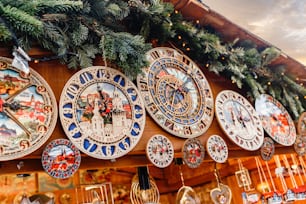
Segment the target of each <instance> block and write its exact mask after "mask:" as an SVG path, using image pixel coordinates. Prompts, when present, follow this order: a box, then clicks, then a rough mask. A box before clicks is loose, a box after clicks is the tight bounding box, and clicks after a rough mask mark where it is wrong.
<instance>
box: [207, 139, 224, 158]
mask: <svg viewBox="0 0 306 204" xmlns="http://www.w3.org/2000/svg"><path fill="white" fill-rule="evenodd" d="M206 151H207V153H208V155H209V156H210V157H211V158H212V159H213V160H214V161H215V162H217V163H224V162H226V160H227V158H228V147H227V145H226V142H225V141H224V139H223V138H222V137H221V136H219V135H211V136H209V138H208V139H207V141H206Z"/></svg>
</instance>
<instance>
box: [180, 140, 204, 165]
mask: <svg viewBox="0 0 306 204" xmlns="http://www.w3.org/2000/svg"><path fill="white" fill-rule="evenodd" d="M182 152H183V160H184V163H185V164H186V165H187V166H189V167H190V168H197V167H199V166H200V165H201V163H202V161H203V160H204V156H205V148H204V146H203V145H202V144H201V141H200V140H199V139H197V138H189V139H187V140H186V141H185V143H184V146H183V149H182Z"/></svg>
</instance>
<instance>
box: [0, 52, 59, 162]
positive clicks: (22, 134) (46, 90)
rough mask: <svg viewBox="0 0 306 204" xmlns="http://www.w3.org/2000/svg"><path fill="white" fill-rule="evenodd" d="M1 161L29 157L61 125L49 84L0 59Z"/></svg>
mask: <svg viewBox="0 0 306 204" xmlns="http://www.w3.org/2000/svg"><path fill="white" fill-rule="evenodd" d="M0 78H1V79H0V84H1V85H0V86H1V88H0V116H1V117H0V126H1V131H0V161H7V160H13V159H17V158H21V157H23V156H26V155H28V154H30V153H32V152H34V151H35V150H37V149H38V148H39V147H41V146H42V145H43V144H44V143H45V142H46V141H47V140H48V139H49V137H50V136H51V134H52V132H53V130H54V128H55V125H56V122H57V113H58V111H57V102H56V99H55V96H54V94H53V92H52V90H51V88H50V87H49V85H48V83H47V82H46V81H45V80H44V79H43V78H42V76H40V75H39V74H38V73H37V72H36V71H34V70H33V69H31V68H30V71H29V73H28V74H26V73H24V72H22V71H20V70H19V69H17V68H15V67H13V66H12V60H10V59H8V58H4V57H0Z"/></svg>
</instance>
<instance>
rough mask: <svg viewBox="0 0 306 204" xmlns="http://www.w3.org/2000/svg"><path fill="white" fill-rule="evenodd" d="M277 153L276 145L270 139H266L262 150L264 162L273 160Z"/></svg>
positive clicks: (261, 154)
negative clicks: (275, 152)
mask: <svg viewBox="0 0 306 204" xmlns="http://www.w3.org/2000/svg"><path fill="white" fill-rule="evenodd" d="M274 151H275V145H274V142H273V140H272V139H271V138H270V137H265V138H264V142H263V144H262V146H261V148H260V156H261V158H262V159H263V160H264V161H269V160H270V159H272V157H273V155H274Z"/></svg>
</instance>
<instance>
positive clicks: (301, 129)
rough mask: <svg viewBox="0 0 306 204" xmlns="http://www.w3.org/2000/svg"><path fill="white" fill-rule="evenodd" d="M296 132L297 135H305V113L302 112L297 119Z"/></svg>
mask: <svg viewBox="0 0 306 204" xmlns="http://www.w3.org/2000/svg"><path fill="white" fill-rule="evenodd" d="M297 132H298V134H299V135H306V112H303V113H302V114H301V115H300V117H299V120H298V125H297Z"/></svg>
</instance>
